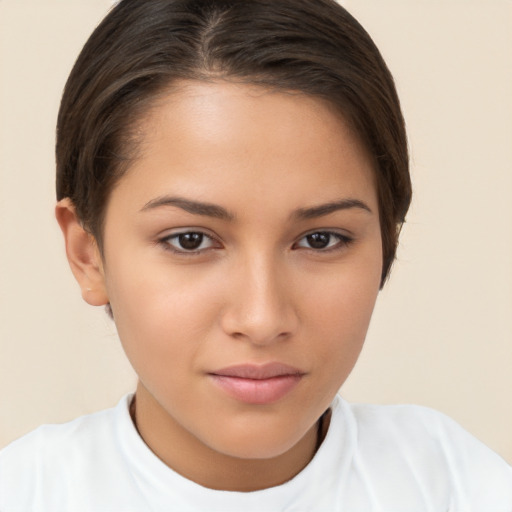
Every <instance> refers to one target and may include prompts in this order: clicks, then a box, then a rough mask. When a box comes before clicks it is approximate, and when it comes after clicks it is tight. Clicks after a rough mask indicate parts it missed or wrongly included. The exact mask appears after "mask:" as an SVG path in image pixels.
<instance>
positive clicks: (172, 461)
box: [130, 385, 330, 492]
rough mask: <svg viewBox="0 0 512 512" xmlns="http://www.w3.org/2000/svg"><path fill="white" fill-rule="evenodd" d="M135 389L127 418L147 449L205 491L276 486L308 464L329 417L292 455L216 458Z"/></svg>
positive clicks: (324, 431) (326, 417) (299, 443)
mask: <svg viewBox="0 0 512 512" xmlns="http://www.w3.org/2000/svg"><path fill="white" fill-rule="evenodd" d="M147 395H148V392H147V391H145V390H144V388H143V387H142V386H140V385H139V386H138V388H137V394H136V399H134V401H133V402H132V406H131V408H130V413H131V415H132V419H133V421H134V424H135V426H136V428H137V430H138V432H139V434H140V435H141V437H142V439H143V440H144V442H145V443H146V444H147V445H148V447H149V448H150V449H151V450H152V451H153V452H154V453H155V454H156V455H157V456H158V457H159V458H160V459H161V460H162V461H163V462H164V463H165V464H166V465H167V466H169V467H170V468H172V469H173V470H174V471H176V472H177V473H179V474H181V475H182V476H184V477H185V478H187V479H189V480H192V481H194V482H196V483H198V484H199V485H202V486H203V487H208V488H210V489H217V490H226V491H238V492H249V491H256V490H261V489H267V488H269V487H275V486H277V485H281V484H283V483H285V482H287V481H288V480H290V479H292V478H293V477H294V476H295V475H296V474H298V473H299V472H300V471H301V470H302V469H304V467H305V466H306V465H307V464H308V463H309V462H310V460H311V459H312V458H313V456H314V454H315V453H316V451H317V449H318V448H319V446H320V444H321V443H322V441H323V439H324V437H325V434H326V432H327V429H328V425H329V421H330V411H327V412H326V413H325V414H324V415H323V416H322V418H320V420H319V421H318V422H317V423H316V424H315V425H313V426H312V427H311V428H310V429H309V430H308V431H307V432H306V434H305V435H304V436H303V437H302V439H300V440H299V442H298V443H296V444H295V445H294V446H293V447H292V448H291V449H289V450H287V451H285V452H284V453H282V454H280V455H278V456H276V457H272V458H261V459H246V458H239V457H233V456H231V455H227V454H224V453H220V452H218V451H216V450H214V449H212V448H210V447H209V446H206V445H205V444H203V443H201V441H199V440H198V439H197V438H195V437H194V436H193V435H192V434H191V433H190V432H189V431H188V430H186V429H184V428H183V427H182V426H180V425H179V424H178V423H177V422H176V421H174V420H173V418H172V417H171V416H170V415H169V414H167V413H166V412H165V411H164V410H163V409H162V408H161V407H159V406H158V405H157V404H156V402H155V401H154V399H152V400H148V398H149V397H148V396H147Z"/></svg>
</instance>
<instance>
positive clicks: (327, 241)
mask: <svg viewBox="0 0 512 512" xmlns="http://www.w3.org/2000/svg"><path fill="white" fill-rule="evenodd" d="M351 241H352V240H351V239H350V238H349V237H347V236H344V235H341V234H339V233H333V232H331V231H315V232H314V233H309V234H307V235H306V236H304V237H302V238H301V239H300V240H299V241H298V242H297V243H296V244H295V247H303V248H306V249H314V250H317V251H321V250H326V249H333V248H335V247H337V246H340V247H343V246H346V245H348V244H349V243H350V242H351Z"/></svg>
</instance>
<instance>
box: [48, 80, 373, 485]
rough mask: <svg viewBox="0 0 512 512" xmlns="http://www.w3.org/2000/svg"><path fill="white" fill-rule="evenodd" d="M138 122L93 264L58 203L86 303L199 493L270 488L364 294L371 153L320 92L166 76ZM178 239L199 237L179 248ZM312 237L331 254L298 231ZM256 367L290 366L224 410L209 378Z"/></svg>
mask: <svg viewBox="0 0 512 512" xmlns="http://www.w3.org/2000/svg"><path fill="white" fill-rule="evenodd" d="M140 130H141V133H142V134H143V138H142V144H141V153H140V155H139V157H138V158H137V159H136V160H135V161H134V162H133V163H132V164H131V166H130V169H129V170H128V172H127V173H126V175H125V176H123V178H122V179H121V180H120V182H119V183H118V185H117V186H116V188H115V189H114V190H113V192H112V194H111V197H110V199H109V202H108V206H107V210H106V218H105V227H104V252H103V254H102V255H100V253H99V251H98V249H97V246H96V243H95V240H94V239H93V238H92V237H91V235H89V234H88V233H87V232H86V231H84V230H83V229H82V227H81V226H80V223H79V221H78V220H77V218H76V215H75V212H74V208H73V205H72V204H71V203H70V201H69V200H67V199H66V200H63V201H61V202H60V203H59V204H58V206H57V219H58V220H59V223H60V225H61V228H62V230H63V232H64V235H65V238H66V248H67V254H68V258H69V261H70V264H71V268H72V270H73V272H74V274H75V277H76V278H77V280H78V282H79V284H80V286H81V289H82V295H83V297H84V299H85V300H86V301H87V302H89V303H90V304H93V305H104V304H107V303H110V304H111V307H112V311H113V314H114V319H115V322H116V326H117V329H118V332H119V336H120V339H121V342H122V344H123V347H124V349H125V351H126V354H127V356H128V358H129V360H130V362H131V363H132V365H133V367H134V369H135V371H136V372H137V374H138V376H139V384H138V387H137V391H136V414H135V421H136V426H137V428H138V430H139V432H140V434H141V436H142V438H143V439H144V441H145V442H146V444H147V445H148V446H149V447H150V448H151V449H152V450H153V452H154V453H155V454H156V455H158V456H159V457H160V459H161V460H163V461H164V462H165V463H166V464H167V465H168V466H170V467H172V468H173V469H174V470H176V471H177V472H179V473H180V474H182V475H184V476H185V477H187V478H189V479H191V480H193V481H195V482H198V483H200V484H202V485H204V486H206V487H210V488H214V489H225V490H238V491H250V490H257V489H262V488H266V487H271V486H274V485H278V484H281V483H283V482H285V481H287V480H289V479H290V478H292V477H293V476H294V475H296V474H297V473H298V472H300V470H301V469H303V468H304V467H305V466H306V465H307V463H308V462H309V461H310V460H311V458H312V456H313V455H314V451H315V447H316V443H317V427H316V424H317V422H318V419H319V417H320V416H321V415H322V413H324V411H326V410H327V409H328V407H329V404H330V403H331V401H332V400H333V398H334V396H335V394H336V392H337V391H338V389H339V388H340V386H341V385H342V384H343V382H344V381H345V379H346V378H347V376H348V375H349V373H350V371H351V370H352V368H353V366H354V364H355V362H356V360H357V357H358V355H359V353H360V350H361V348H362V345H363V342H364V338H365V335H366V331H367V328H368V324H369V321H370V317H371V314H372V311H373V308H374V304H375V300H376V297H377V295H378V290H379V284H380V277H381V271H382V248H381V244H382V242H381V233H380V227H379V215H378V203H377V193H376V187H375V182H374V171H373V168H372V163H371V159H370V158H369V156H368V154H367V153H366V151H365V149H364V148H363V147H362V145H361V144H360V142H359V141H358V139H357V138H356V137H355V136H354V135H353V134H352V133H351V131H350V129H349V128H348V126H347V124H346V123H345V122H344V120H343V119H342V117H341V116H339V115H337V114H336V113H335V112H334V110H333V108H332V106H330V105H329V104H328V103H326V102H324V101H323V100H321V99H317V98H312V97H309V96H306V95H303V94H298V93H293V94H292V93H284V92H276V91H269V90H266V89H263V88H260V87H257V86H251V85H241V84H234V83H229V82H225V81H224V82H221V81H219V82H213V83H201V82H187V83H182V84H180V87H179V88H174V89H173V91H172V92H169V94H168V95H166V96H165V97H164V98H163V99H161V100H160V101H159V103H158V104H157V105H156V106H155V108H153V109H152V110H151V111H150V112H149V113H148V114H147V116H146V118H145V119H144V120H143V121H142V122H141V126H140ZM177 198H179V199H180V201H181V202H179V201H178V202H176V199H177ZM183 199H185V200H187V201H193V202H202V203H208V204H209V205H215V207H216V208H213V209H212V208H210V209H208V208H206V209H205V208H202V209H200V210H199V211H197V208H191V206H190V203H184V202H183V201H182V200H183ZM340 202H341V203H340ZM333 203H336V205H337V206H336V207H331V208H324V209H322V208H320V209H318V208H317V207H318V206H320V205H326V204H327V205H332V204H333ZM340 205H341V206H340ZM219 208H221V209H222V212H224V213H226V215H225V217H222V216H219V215H218V214H219V213H220V211H219ZM191 209H195V210H196V211H195V212H192V211H187V210H191ZM212 214H215V215H212ZM186 232H201V233H204V235H203V239H202V242H201V245H200V246H199V248H197V249H194V250H192V251H189V252H188V253H187V252H186V250H185V249H184V248H183V245H180V243H181V242H180V240H181V241H182V240H183V238H182V239H180V238H179V237H178V236H177V234H178V233H186ZM318 232H321V233H328V232H329V233H331V234H327V235H324V238H323V239H322V240H323V241H324V242H325V241H327V248H318V246H316V247H312V245H311V237H309V238H308V237H307V236H306V235H308V234H311V233H318ZM347 240H350V241H347ZM268 362H281V363H285V364H288V365H291V366H293V367H295V368H297V369H299V370H300V371H301V372H302V377H301V379H300V382H299V383H298V384H297V385H296V386H295V387H294V388H293V389H292V391H291V392H289V393H288V394H287V395H285V396H284V397H282V398H280V399H279V400H277V401H275V402H272V403H265V404H248V403H245V402H243V401H240V400H237V399H236V398H233V397H231V396H229V395H228V394H227V393H226V392H225V391H224V390H223V389H221V388H219V386H217V385H216V384H215V382H213V380H212V378H211V375H209V374H210V373H211V372H215V371H216V370H218V369H220V368H225V367H228V366H231V365H234V364H246V363H251V364H255V365H261V364H264V363H268Z"/></svg>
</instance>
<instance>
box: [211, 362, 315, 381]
mask: <svg viewBox="0 0 512 512" xmlns="http://www.w3.org/2000/svg"><path fill="white" fill-rule="evenodd" d="M304 373H305V372H303V371H301V370H299V369H298V368H295V367H293V366H290V365H288V364H284V363H266V364H237V365H233V366H228V367H226V368H221V369H220V370H215V371H213V372H210V374H211V375H218V376H221V377H237V378H239V379H254V380H263V379H271V378H273V377H283V376H285V375H297V376H301V375H304Z"/></svg>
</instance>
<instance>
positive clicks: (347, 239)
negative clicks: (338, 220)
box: [292, 228, 355, 253]
mask: <svg viewBox="0 0 512 512" xmlns="http://www.w3.org/2000/svg"><path fill="white" fill-rule="evenodd" d="M315 233H324V234H327V235H330V236H333V237H335V238H336V239H337V240H338V243H336V244H334V245H333V246H327V247H326V248H322V249H315V248H314V247H296V246H297V245H298V243H299V242H301V241H302V240H304V239H305V238H306V237H308V236H309V235H314V234H315ZM354 241H355V237H354V236H353V235H351V234H347V232H346V231H340V230H336V229H332V228H331V229H329V228H327V229H322V228H320V229H312V230H310V231H307V232H306V233H303V234H302V235H300V236H299V237H298V238H297V241H296V242H295V243H294V244H293V247H292V249H295V250H296V249H305V250H309V251H313V252H315V253H326V252H330V251H337V250H343V249H344V248H346V247H347V246H349V245H351V244H352V243H353V242H354Z"/></svg>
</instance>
